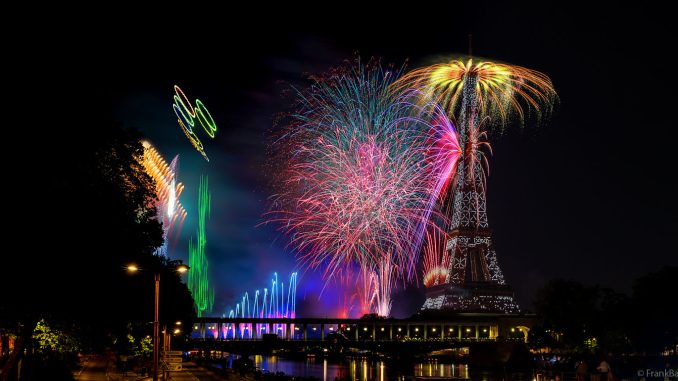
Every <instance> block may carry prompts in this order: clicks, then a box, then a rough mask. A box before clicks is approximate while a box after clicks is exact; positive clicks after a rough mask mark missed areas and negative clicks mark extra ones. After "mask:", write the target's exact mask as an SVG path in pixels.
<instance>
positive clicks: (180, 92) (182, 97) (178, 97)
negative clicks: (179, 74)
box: [174, 85, 195, 118]
mask: <svg viewBox="0 0 678 381" xmlns="http://www.w3.org/2000/svg"><path fill="white" fill-rule="evenodd" d="M174 94H176V95H174V103H176V102H177V101H179V103H181V106H183V108H184V110H186V111H187V112H188V115H190V116H191V118H195V110H194V109H193V105H191V101H189V100H188V97H187V96H186V94H184V92H183V90H181V89H180V88H179V86H177V85H174ZM184 101H186V102H184ZM186 105H188V106H189V107H190V110H189V109H188V107H186Z"/></svg>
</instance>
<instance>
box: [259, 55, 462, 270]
mask: <svg viewBox="0 0 678 381" xmlns="http://www.w3.org/2000/svg"><path fill="white" fill-rule="evenodd" d="M397 75H398V73H396V72H392V71H383V70H381V68H377V69H374V68H365V67H363V66H359V67H358V68H353V70H348V71H343V72H340V73H339V74H336V73H335V74H334V75H332V76H331V77H330V78H329V79H318V80H316V83H315V84H314V86H313V87H312V88H311V89H310V90H309V91H308V92H299V109H298V110H297V112H296V113H295V114H294V115H293V116H292V118H291V119H292V121H291V123H290V124H289V125H288V129H287V130H286V133H285V134H284V136H282V138H281V139H279V140H278V142H277V143H276V144H277V145H278V146H279V147H278V148H279V149H280V150H281V151H284V152H291V154H290V155H289V157H287V162H288V163H289V165H288V167H287V169H286V170H285V171H283V173H282V176H281V182H280V184H282V189H281V191H280V193H279V194H278V195H277V196H276V198H275V200H274V201H275V203H274V208H277V209H275V210H274V212H273V215H274V218H272V221H276V222H279V223H280V224H281V230H283V231H284V232H286V233H288V234H289V235H290V237H291V244H292V246H293V247H294V249H295V250H296V251H297V252H298V253H299V258H300V260H301V262H302V263H303V264H305V265H307V266H309V267H312V268H315V267H318V266H320V265H321V264H324V266H325V272H324V275H325V277H326V278H328V279H329V278H331V277H332V276H333V275H335V274H337V273H338V272H339V271H341V268H342V267H343V266H347V265H351V264H358V265H359V266H363V265H365V266H367V267H370V268H372V267H375V266H376V264H378V263H380V261H381V260H382V258H384V257H387V256H390V260H391V262H392V263H393V264H394V266H395V268H397V273H395V274H394V275H395V278H399V279H402V278H410V277H412V275H413V269H414V266H415V264H416V260H417V255H418V248H419V247H420V244H421V237H422V236H423V231H424V228H425V226H426V225H427V224H428V219H429V216H430V213H431V210H432V204H434V203H435V200H436V199H437V197H438V193H439V192H440V190H441V189H442V188H443V187H444V186H445V184H447V183H448V181H449V177H450V174H451V173H452V170H453V168H454V165H453V164H450V157H451V156H454V157H455V160H456V155H458V149H456V148H455V149H450V150H448V151H447V152H445V153H443V152H442V150H436V149H435V148H436V147H431V146H430V144H429V142H431V141H433V140H434V137H435V136H432V135H435V134H445V133H446V132H441V130H442V128H441V127H443V126H444V127H451V123H450V122H449V121H447V120H446V118H445V115H444V114H443V113H438V115H437V118H436V120H445V123H431V120H432V119H433V117H432V112H431V111H430V110H428V108H425V107H421V106H419V105H416V104H415V102H413V99H414V96H413V94H412V93H410V92H401V93H394V92H390V91H388V86H389V84H390V83H391V82H392V79H393V78H394V77H396V76H397ZM450 131H453V129H451V130H450ZM455 142H456V138H455V136H454V133H452V135H451V136H450V138H449V139H448V141H447V142H446V143H444V144H443V145H444V146H447V145H449V144H453V143H454V144H456V143H455ZM448 148H449V147H448Z"/></svg>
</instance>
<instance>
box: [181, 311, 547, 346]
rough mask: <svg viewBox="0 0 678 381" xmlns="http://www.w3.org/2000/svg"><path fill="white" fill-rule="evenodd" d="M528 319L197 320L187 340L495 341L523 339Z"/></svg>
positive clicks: (471, 316) (496, 316) (530, 317)
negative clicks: (189, 338)
mask: <svg viewBox="0 0 678 381" xmlns="http://www.w3.org/2000/svg"><path fill="white" fill-rule="evenodd" d="M534 321H535V316H534V315H528V314H497V313H454V314H451V313H448V314H445V315H437V316H436V315H430V314H429V315H426V316H423V315H415V316H413V317H411V318H408V319H380V318H367V319H366V318H363V319H340V318H294V319H289V318H245V317H241V318H224V317H221V318H219V317H201V318H197V320H196V322H195V324H194V326H193V332H192V333H191V338H192V339H194V341H195V340H198V341H200V340H203V341H205V340H208V341H242V340H249V341H253V340H254V341H257V340H270V339H276V340H285V341H303V342H308V341H316V342H317V341H320V342H322V341H325V340H328V339H332V340H336V339H338V338H339V339H341V340H347V341H356V342H367V341H372V342H384V341H391V342H398V341H412V340H417V341H460V342H474V341H496V340H501V339H523V340H525V339H526V338H527V334H528V332H529V330H530V329H531V327H532V325H533V323H534Z"/></svg>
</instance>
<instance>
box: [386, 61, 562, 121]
mask: <svg viewBox="0 0 678 381" xmlns="http://www.w3.org/2000/svg"><path fill="white" fill-rule="evenodd" d="M392 86H393V87H394V89H404V88H412V87H414V88H417V89H419V90H420V91H422V93H423V94H424V95H425V98H426V100H427V101H430V100H433V101H435V102H436V103H437V104H440V105H441V106H442V107H443V108H445V110H446V111H447V113H448V115H450V116H458V115H459V114H460V111H461V110H459V108H460V106H461V104H462V102H461V99H462V98H463V97H464V93H465V92H464V87H467V86H473V88H474V89H473V90H474V91H473V92H472V94H474V95H475V98H476V102H477V105H478V108H479V109H478V110H477V111H476V112H478V114H479V116H480V117H485V116H490V117H492V116H498V117H499V120H500V121H501V124H502V125H503V124H505V123H506V121H507V120H508V118H509V116H510V115H511V113H515V114H517V115H518V117H519V118H520V119H521V120H522V119H523V118H524V114H525V110H524V105H527V107H529V108H530V109H532V110H534V111H535V112H537V113H540V112H541V111H550V110H551V108H552V106H553V102H554V101H555V99H556V97H557V95H556V91H555V89H554V88H553V84H552V83H551V80H550V79H549V77H547V76H546V75H545V74H542V73H540V72H538V71H535V70H530V69H527V68H524V67H521V66H514V65H507V64H500V63H494V62H490V61H480V60H479V61H477V62H475V61H474V60H473V59H469V60H468V61H466V62H464V61H461V60H452V61H450V62H448V63H444V64H435V65H431V66H427V67H423V68H420V69H416V70H413V71H411V72H409V73H407V74H406V75H404V76H403V77H401V78H400V79H399V80H398V81H396V82H395V83H394V84H393V85H392ZM466 94H468V92H466ZM542 107H543V109H542Z"/></svg>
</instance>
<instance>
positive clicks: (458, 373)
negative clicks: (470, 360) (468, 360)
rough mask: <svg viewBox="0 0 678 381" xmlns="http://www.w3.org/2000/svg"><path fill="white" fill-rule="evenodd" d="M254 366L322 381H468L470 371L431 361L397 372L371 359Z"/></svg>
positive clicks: (264, 360) (274, 360)
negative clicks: (429, 380) (431, 380)
mask: <svg viewBox="0 0 678 381" xmlns="http://www.w3.org/2000/svg"><path fill="white" fill-rule="evenodd" d="M253 360H254V365H255V367H256V368H257V369H260V370H262V371H266V372H271V373H276V372H283V373H285V374H286V375H289V376H296V377H315V378H318V379H320V380H322V381H335V380H346V381H404V380H406V379H408V378H409V377H410V376H412V375H414V376H419V377H446V378H452V377H454V378H457V379H468V378H469V369H468V365H465V364H452V363H441V362H438V361H437V360H430V361H427V362H425V363H415V364H414V367H413V368H412V367H411V366H407V368H408V369H394V368H395V367H394V366H393V365H391V366H388V365H387V364H386V363H384V362H383V361H369V360H368V359H367V358H352V359H346V360H344V361H338V362H337V361H331V360H327V359H326V358H317V359H316V358H312V357H309V358H307V359H306V360H295V359H286V358H280V357H277V356H261V355H256V356H253Z"/></svg>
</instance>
